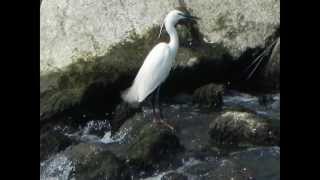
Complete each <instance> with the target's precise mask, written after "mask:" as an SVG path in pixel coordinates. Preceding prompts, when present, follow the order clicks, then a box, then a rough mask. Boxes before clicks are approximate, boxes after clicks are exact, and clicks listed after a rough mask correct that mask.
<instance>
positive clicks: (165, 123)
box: [153, 119, 175, 131]
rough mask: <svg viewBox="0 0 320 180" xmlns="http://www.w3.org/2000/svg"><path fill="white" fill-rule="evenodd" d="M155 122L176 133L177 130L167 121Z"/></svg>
mask: <svg viewBox="0 0 320 180" xmlns="http://www.w3.org/2000/svg"><path fill="white" fill-rule="evenodd" d="M153 122H154V123H156V124H158V125H163V126H165V127H167V128H169V129H171V130H172V131H175V128H174V127H173V126H172V125H170V124H168V123H167V122H166V121H165V120H163V119H153Z"/></svg>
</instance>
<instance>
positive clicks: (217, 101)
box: [193, 83, 224, 109]
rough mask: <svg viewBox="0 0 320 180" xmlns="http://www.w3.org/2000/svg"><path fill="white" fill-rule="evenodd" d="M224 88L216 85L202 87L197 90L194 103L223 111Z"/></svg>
mask: <svg viewBox="0 0 320 180" xmlns="http://www.w3.org/2000/svg"><path fill="white" fill-rule="evenodd" d="M223 92H224V86H223V85H218V84H214V83H210V84H208V85H205V86H202V87H200V88H198V89H196V90H195V92H194V94H193V102H194V103H199V104H200V105H206V106H209V107H212V108H214V109H221V108H222V105H223V99H222V97H223Z"/></svg>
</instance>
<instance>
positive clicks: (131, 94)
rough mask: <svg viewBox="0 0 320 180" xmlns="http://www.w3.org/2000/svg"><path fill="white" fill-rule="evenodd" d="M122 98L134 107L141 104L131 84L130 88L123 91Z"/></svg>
mask: <svg viewBox="0 0 320 180" xmlns="http://www.w3.org/2000/svg"><path fill="white" fill-rule="evenodd" d="M121 98H122V100H123V101H125V102H127V103H128V104H129V105H131V106H133V107H137V106H138V105H139V104H140V103H139V98H138V96H137V92H136V91H135V88H134V86H131V87H130V88H128V89H126V90H124V91H123V92H122V93H121Z"/></svg>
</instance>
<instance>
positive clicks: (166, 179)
mask: <svg viewBox="0 0 320 180" xmlns="http://www.w3.org/2000/svg"><path fill="white" fill-rule="evenodd" d="M161 180H188V177H187V176H184V175H183V174H180V173H176V172H171V173H168V174H165V175H164V176H162V177H161Z"/></svg>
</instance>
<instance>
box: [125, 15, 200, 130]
mask: <svg viewBox="0 0 320 180" xmlns="http://www.w3.org/2000/svg"><path fill="white" fill-rule="evenodd" d="M195 19H198V18H197V17H195V16H191V15H190V14H188V13H184V12H182V11H179V10H172V11H171V12H169V13H168V15H167V16H166V17H165V19H164V26H165V29H166V31H167V32H168V34H169V36H170V41H169V43H164V42H161V43H159V44H157V45H156V46H155V47H154V48H153V49H152V50H151V51H150V52H149V54H148V55H147V57H146V59H145V60H144V62H143V64H142V66H141V68H140V69H139V71H138V74H137V75H136V77H135V79H134V81H133V84H132V85H131V87H130V88H128V89H127V90H125V91H124V92H122V99H123V100H124V101H125V102H127V103H129V104H131V105H133V106H137V105H139V104H140V103H141V102H143V101H144V100H145V99H146V98H147V97H148V96H149V95H150V94H151V93H153V97H152V109H153V115H154V122H157V123H163V124H165V125H166V126H168V127H170V128H171V129H173V128H172V126H170V125H168V124H167V123H165V122H164V121H163V115H162V112H161V108H160V104H159V91H160V85H161V84H162V83H163V82H164V81H165V79H166V78H167V77H168V75H169V72H170V70H171V67H172V66H173V63H174V60H175V57H176V54H177V50H178V47H179V38H178V34H177V31H176V29H175V25H176V24H177V23H178V22H179V21H180V20H190V21H194V20H195ZM162 27H163V24H162V26H161V30H160V34H161V31H162ZM160 34H159V36H160ZM155 104H157V105H158V113H157V112H156V110H155Z"/></svg>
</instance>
